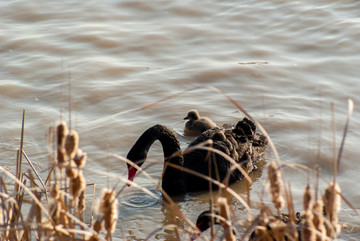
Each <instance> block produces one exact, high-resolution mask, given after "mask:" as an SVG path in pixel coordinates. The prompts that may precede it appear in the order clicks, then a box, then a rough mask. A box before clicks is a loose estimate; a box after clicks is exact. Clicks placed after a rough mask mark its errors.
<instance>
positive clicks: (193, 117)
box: [184, 110, 216, 135]
mask: <svg viewBox="0 0 360 241" xmlns="http://www.w3.org/2000/svg"><path fill="white" fill-rule="evenodd" d="M184 120H188V121H187V122H186V123H185V129H184V132H185V133H187V134H191V135H199V134H201V133H203V132H204V131H206V130H208V129H211V128H214V127H216V124H215V123H214V122H213V121H212V120H210V119H209V118H207V117H200V115H199V112H198V111H197V110H190V111H189V113H188V114H187V116H186V117H185V118H184Z"/></svg>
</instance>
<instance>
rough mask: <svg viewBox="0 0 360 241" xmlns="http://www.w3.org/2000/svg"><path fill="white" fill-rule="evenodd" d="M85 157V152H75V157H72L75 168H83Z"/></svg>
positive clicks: (79, 150)
mask: <svg viewBox="0 0 360 241" xmlns="http://www.w3.org/2000/svg"><path fill="white" fill-rule="evenodd" d="M86 157H87V154H86V152H82V150H81V149H78V151H77V152H76V155H75V157H74V161H75V164H76V166H77V167H84V166H85V163H86Z"/></svg>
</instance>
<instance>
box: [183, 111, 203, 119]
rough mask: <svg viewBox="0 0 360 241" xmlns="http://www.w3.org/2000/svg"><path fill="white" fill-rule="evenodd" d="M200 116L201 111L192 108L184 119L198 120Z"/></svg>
mask: <svg viewBox="0 0 360 241" xmlns="http://www.w3.org/2000/svg"><path fill="white" fill-rule="evenodd" d="M199 118H200V115H199V112H197V110H190V111H189V113H188V114H187V116H186V117H185V118H184V120H198V119H199Z"/></svg>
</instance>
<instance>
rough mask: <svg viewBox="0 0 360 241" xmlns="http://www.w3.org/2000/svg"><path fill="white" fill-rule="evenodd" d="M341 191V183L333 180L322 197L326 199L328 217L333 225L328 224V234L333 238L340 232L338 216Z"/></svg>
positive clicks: (325, 205)
mask: <svg viewBox="0 0 360 241" xmlns="http://www.w3.org/2000/svg"><path fill="white" fill-rule="evenodd" d="M340 193H341V191H340V187H339V185H338V184H336V183H335V184H334V183H332V182H331V183H330V184H329V186H328V187H327V188H326V189H325V193H324V195H323V197H322V198H323V201H324V208H325V213H326V218H327V219H328V220H329V222H330V223H331V226H332V227H328V226H326V231H327V236H328V237H331V238H335V237H336V235H337V234H338V233H339V232H340V227H339V226H338V217H337V214H338V213H339V211H340V207H341V197H340Z"/></svg>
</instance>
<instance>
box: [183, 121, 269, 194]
mask: <svg viewBox="0 0 360 241" xmlns="http://www.w3.org/2000/svg"><path fill="white" fill-rule="evenodd" d="M255 130H256V126H255V125H254V123H252V122H251V121H250V120H249V119H247V118H244V119H243V120H241V121H239V122H238V123H237V125H236V126H235V127H234V128H233V129H224V128H221V127H215V128H212V129H209V130H207V131H205V132H203V133H202V134H201V135H199V136H198V138H196V139H195V140H194V141H193V142H191V143H190V145H189V147H195V146H196V145H198V144H200V143H202V142H204V141H207V140H209V139H211V140H212V141H213V144H212V147H213V148H215V149H217V150H220V151H222V152H223V153H225V154H227V155H228V156H230V157H231V158H233V159H234V160H235V161H236V162H237V163H239V164H241V165H242V167H243V168H244V169H245V170H246V171H248V172H251V171H252V170H253V168H254V163H255V162H257V161H258V160H259V159H260V158H261V157H262V156H263V154H264V151H265V149H266V147H267V139H266V137H264V136H263V135H261V134H259V133H256V132H255ZM189 147H188V148H189ZM209 164H210V165H211V173H209ZM231 166H232V165H231V163H230V162H229V161H227V160H226V159H225V158H224V157H223V156H221V155H219V154H214V153H210V155H209V152H208V151H207V150H201V149H195V150H192V151H189V152H187V153H186V154H185V155H184V167H186V168H189V169H191V170H193V171H196V172H198V173H201V174H203V175H206V176H211V177H212V178H213V179H216V180H220V181H223V180H224V178H225V177H226V175H227V173H228V171H229V170H230V168H231ZM242 178H243V175H242V174H241V172H240V171H239V170H235V171H234V172H233V173H232V174H231V176H230V180H229V181H230V183H233V182H236V181H239V180H241V179H242ZM184 180H185V186H186V188H187V189H188V191H198V190H206V189H208V188H209V183H208V181H206V180H204V179H202V178H199V177H197V176H195V175H192V174H189V173H187V172H185V173H184ZM214 188H216V186H214Z"/></svg>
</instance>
